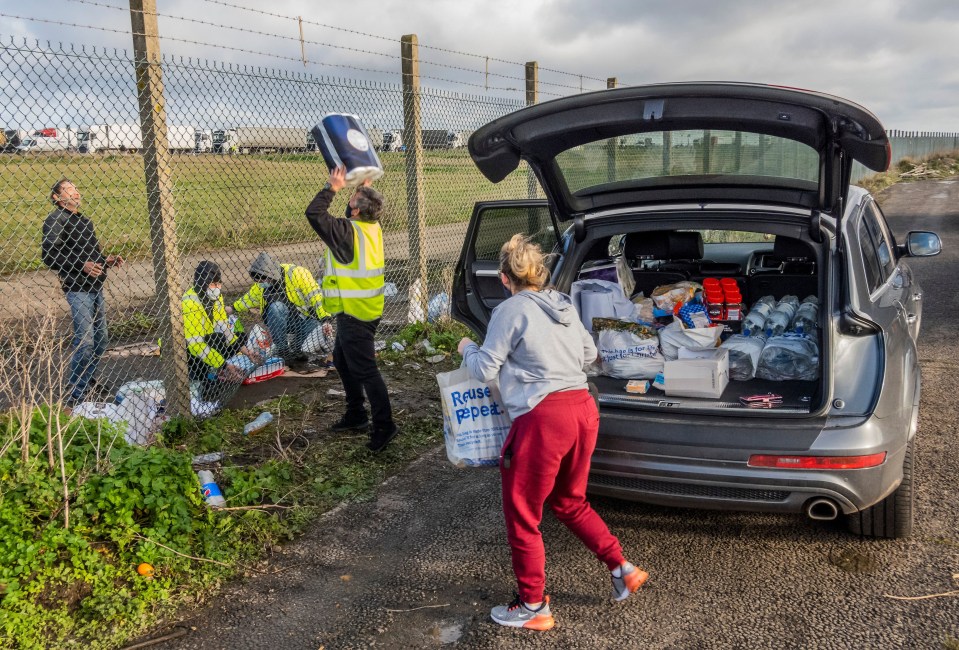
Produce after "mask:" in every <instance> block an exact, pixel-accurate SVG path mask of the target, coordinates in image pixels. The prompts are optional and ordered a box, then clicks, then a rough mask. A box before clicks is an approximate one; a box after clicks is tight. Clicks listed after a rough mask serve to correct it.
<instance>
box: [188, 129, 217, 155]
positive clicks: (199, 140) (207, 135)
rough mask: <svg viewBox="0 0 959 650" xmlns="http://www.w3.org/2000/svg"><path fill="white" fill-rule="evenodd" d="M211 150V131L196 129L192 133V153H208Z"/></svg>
mask: <svg viewBox="0 0 959 650" xmlns="http://www.w3.org/2000/svg"><path fill="white" fill-rule="evenodd" d="M211 151H213V131H212V130H211V129H197V130H196V131H195V132H194V134H193V153H209V152H211Z"/></svg>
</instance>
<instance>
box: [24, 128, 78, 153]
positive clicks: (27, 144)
mask: <svg viewBox="0 0 959 650" xmlns="http://www.w3.org/2000/svg"><path fill="white" fill-rule="evenodd" d="M76 148H77V131H76V129H70V128H55V127H51V128H46V129H37V130H36V131H34V132H33V133H31V134H30V135H29V136H26V137H23V138H20V144H19V145H17V146H16V150H17V152H19V153H31V152H64V151H74V150H76Z"/></svg>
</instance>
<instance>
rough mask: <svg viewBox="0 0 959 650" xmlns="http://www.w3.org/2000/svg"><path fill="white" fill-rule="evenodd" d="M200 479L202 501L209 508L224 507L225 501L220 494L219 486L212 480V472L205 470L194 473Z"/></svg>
mask: <svg viewBox="0 0 959 650" xmlns="http://www.w3.org/2000/svg"><path fill="white" fill-rule="evenodd" d="M196 475H197V476H198V477H199V479H200V492H201V494H203V500H204V501H206V504H207V505H208V506H210V507H211V508H222V507H223V506H225V505H226V499H224V498H223V494H222V493H221V492H220V486H219V485H217V484H216V481H215V480H214V479H213V472H211V471H210V470H207V469H203V470H200V471H199V472H197V473H196Z"/></svg>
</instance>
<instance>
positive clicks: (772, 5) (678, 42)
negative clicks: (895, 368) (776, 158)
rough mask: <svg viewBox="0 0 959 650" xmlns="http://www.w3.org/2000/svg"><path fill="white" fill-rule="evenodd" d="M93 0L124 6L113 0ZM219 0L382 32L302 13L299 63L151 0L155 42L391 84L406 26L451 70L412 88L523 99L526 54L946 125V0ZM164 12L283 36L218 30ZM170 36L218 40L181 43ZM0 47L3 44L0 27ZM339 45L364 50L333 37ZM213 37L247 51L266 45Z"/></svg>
mask: <svg viewBox="0 0 959 650" xmlns="http://www.w3.org/2000/svg"><path fill="white" fill-rule="evenodd" d="M96 1H97V2H99V3H101V4H104V5H111V6H114V7H123V8H126V7H128V5H127V4H126V3H125V2H124V1H123V0H96ZM224 2H228V3H229V4H236V5H241V6H247V7H258V8H263V9H268V10H269V11H271V12H275V13H277V14H282V15H284V16H302V17H303V18H304V20H306V21H312V22H314V23H325V24H327V25H331V26H334V27H340V28H344V29H351V30H356V31H359V32H364V33H366V34H371V35H376V36H382V37H385V39H383V38H374V37H372V36H364V35H360V34H351V33H348V32H345V31H342V30H337V29H330V28H326V27H321V26H319V25H315V24H311V23H310V22H307V23H306V24H304V36H305V38H306V40H307V41H316V42H320V43H328V44H331V45H339V46H341V47H340V48H333V47H324V46H321V45H318V44H316V43H308V44H307V46H306V50H307V52H306V54H307V57H308V59H310V61H311V63H310V64H309V65H308V66H307V67H306V68H304V66H303V65H302V64H301V63H296V62H294V61H292V60H289V59H298V58H299V57H300V45H299V42H298V41H296V40H295V37H297V36H298V34H299V31H298V25H297V23H296V21H295V20H289V19H285V18H275V17H270V16H264V15H258V14H254V13H250V12H246V11H243V10H241V9H237V8H233V7H230V6H224V5H222V4H219V3H215V2H211V0H158V2H157V4H158V12H159V14H161V17H160V31H161V35H163V36H165V37H168V38H167V39H166V40H164V41H163V45H162V47H163V51H164V52H165V53H169V54H177V55H184V56H200V57H203V58H207V59H211V60H217V61H226V62H235V63H241V64H247V65H250V64H252V65H259V66H265V67H269V68H282V69H290V70H297V71H303V70H306V71H308V72H311V73H313V74H317V75H334V76H338V77H346V78H362V79H378V80H386V81H393V82H396V83H398V82H399V74H398V71H399V66H400V62H399V60H398V58H396V57H397V55H398V54H399V48H400V45H399V38H400V37H401V36H402V35H403V34H409V33H414V34H416V35H417V36H418V38H419V42H420V45H421V50H420V58H421V60H422V61H423V63H422V65H421V74H422V75H424V76H427V77H435V78H443V79H448V80H452V81H454V82H462V83H450V82H447V81H440V80H438V79H424V80H423V84H424V85H429V86H434V87H438V88H445V89H450V90H456V91H460V92H464V93H469V94H485V93H486V92H487V91H485V90H484V84H488V85H490V86H495V87H499V88H512V89H515V90H512V91H508V90H507V91H504V90H491V91H489V92H491V93H496V94H498V95H501V96H507V97H512V98H515V99H521V98H522V94H521V93H520V92H519V89H521V88H522V87H523V86H522V77H523V68H522V66H521V65H517V64H516V63H521V62H524V61H530V60H536V61H538V62H539V65H540V68H541V72H540V81H541V86H540V90H541V92H542V95H541V100H547V99H551V98H552V95H549V94H547V93H558V94H570V93H575V92H578V91H579V87H580V83H581V81H580V77H579V76H578V75H583V76H584V78H583V80H582V85H583V87H584V88H585V89H587V90H594V89H599V88H602V87H605V81H604V80H605V79H606V78H607V77H617V78H618V79H619V81H620V82H621V83H624V84H630V85H637V84H645V83H655V82H663V81H693V80H724V81H750V82H760V83H771V84H781V85H787V86H797V87H802V88H809V89H814V90H818V91H823V92H828V93H832V94H836V95H839V96H842V97H845V98H847V99H851V100H853V101H856V102H858V103H860V104H862V105H864V106H865V107H867V108H869V109H870V110H872V111H873V112H874V113H876V114H877V115H878V116H879V118H880V119H881V120H882V122H883V123H884V125H885V126H886V127H887V128H890V129H892V128H898V129H907V130H927V131H959V111H957V105H959V44H957V40H959V1H956V0H869V1H868V2H864V1H861V0H798V1H793V0H763V1H756V0H688V1H683V0H668V1H659V2H646V1H643V0H605V1H604V0H592V1H588V0H511V1H503V0H349V1H348V2H343V1H341V2H328V1H327V2H319V1H313V2H308V1H306V0H271V1H270V2H254V0H224ZM0 12H2V13H3V14H8V15H9V14H15V15H22V16H29V17H32V18H44V19H48V20H60V21H64V22H69V23H77V24H83V25H96V26H100V27H104V28H107V29H115V30H120V31H121V32H123V33H117V32H110V31H96V30H91V29H83V28H79V27H72V26H65V25H56V24H45V23H41V22H34V21H30V20H17V19H13V18H9V17H0V35H3V36H18V37H23V36H26V37H31V38H39V39H42V40H47V39H52V40H54V41H61V42H64V43H73V44H88V45H91V44H95V45H106V46H111V47H121V48H129V47H130V43H131V38H130V35H129V28H130V20H129V12H128V11H125V10H119V9H111V8H107V7H103V6H96V5H93V4H87V3H80V2H76V1H71V0H34V1H31V2H27V1H26V0H0ZM173 16H179V17H185V18H192V19H195V20H203V21H210V22H215V23H218V24H223V25H228V26H233V27H240V28H244V29H249V30H257V31H263V32H269V33H273V34H280V35H282V36H286V37H287V38H286V39H281V38H276V37H271V36H264V35H259V34H253V33H249V32H240V31H236V30H228V29H222V28H218V27H213V26H210V25H205V24H198V23H191V22H187V21H183V20H178V19H174V18H173ZM174 38H177V39H186V40H195V41H202V42H207V43H214V44H216V45H219V46H221V47H209V46H201V45H195V44H191V43H186V42H183V41H178V40H173V39H174ZM5 43H9V39H7V40H6V41H5ZM424 46H433V47H434V48H446V49H450V50H456V51H458V52H464V53H468V54H472V55H478V56H464V55H461V54H453V53H449V52H444V51H441V50H437V49H427V48H425V47H424ZM345 47H351V48H355V49H358V50H365V51H366V52H357V51H351V50H347V49H343V48H345ZM226 48H240V49H245V50H255V51H259V52H264V53H269V54H271V55H273V56H267V55H265V54H252V53H249V52H241V51H236V50H231V49H226ZM367 52H370V53H367ZM375 53H382V54H386V55H388V56H380V55H377V54H375ZM276 57H286V58H276ZM484 57H490V59H491V61H490V62H489V71H490V72H491V73H493V76H490V77H489V78H487V77H486V76H485V74H484V70H485V66H486V60H485V58H484ZM492 59H502V60H505V61H508V62H516V63H504V62H501V61H495V60H492ZM428 62H432V63H428ZM436 63H439V64H443V65H445V66H454V67H453V68H450V67H443V66H439V65H435V64H436ZM322 64H326V65H322ZM2 65H3V62H2V61H0V67H2ZM339 66H353V68H348V67H339ZM355 68H365V69H367V70H378V71H384V72H383V73H382V74H378V73H376V72H368V71H360V70H356V69H355ZM457 68H466V69H467V70H461V69H457ZM547 69H548V70H547ZM550 70H553V71H563V72H569V73H572V75H565V74H560V73H558V72H552V71H550ZM0 74H2V70H0ZM496 75H502V76H496ZM549 84H559V85H549ZM562 86H568V87H562Z"/></svg>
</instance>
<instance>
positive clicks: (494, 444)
mask: <svg viewBox="0 0 959 650" xmlns="http://www.w3.org/2000/svg"><path fill="white" fill-rule="evenodd" d="M436 382H437V383H438V384H439V387H440V396H441V397H442V400H443V437H444V438H445V440H446V455H447V456H448V457H449V459H450V462H451V463H453V464H454V465H456V466H457V467H483V466H496V465H498V464H499V455H500V450H501V449H502V447H503V443H504V442H505V441H506V435H507V434H508V433H509V427H510V419H509V415H508V414H507V413H506V408H505V406H504V405H503V398H502V397H501V396H500V392H499V387H498V386H497V385H496V383H495V382H489V383H487V382H484V381H479V380H478V379H474V378H473V377H472V376H471V375H470V372H469V369H467V368H465V367H463V368H459V369H458V370H453V371H452V372H441V373H439V374H438V375H436Z"/></svg>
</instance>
